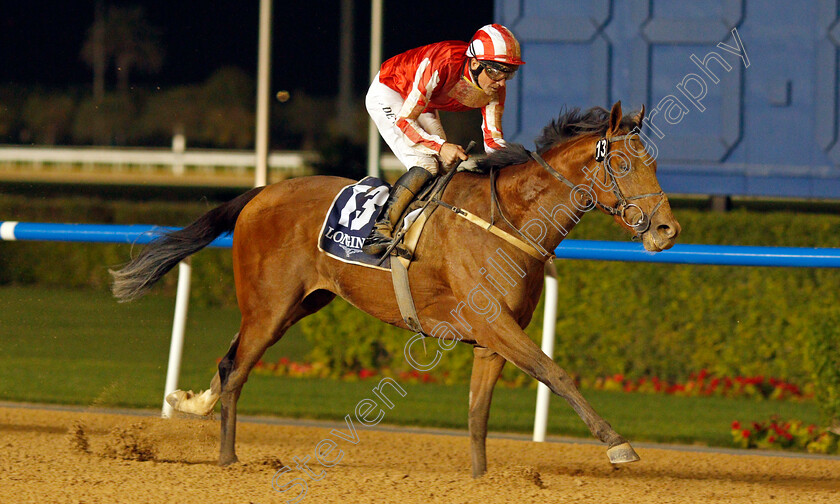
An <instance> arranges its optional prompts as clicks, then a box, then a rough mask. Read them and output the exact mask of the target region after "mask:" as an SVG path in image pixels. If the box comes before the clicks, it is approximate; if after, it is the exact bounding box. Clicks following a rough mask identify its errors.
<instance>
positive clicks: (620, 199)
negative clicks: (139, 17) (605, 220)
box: [531, 133, 665, 239]
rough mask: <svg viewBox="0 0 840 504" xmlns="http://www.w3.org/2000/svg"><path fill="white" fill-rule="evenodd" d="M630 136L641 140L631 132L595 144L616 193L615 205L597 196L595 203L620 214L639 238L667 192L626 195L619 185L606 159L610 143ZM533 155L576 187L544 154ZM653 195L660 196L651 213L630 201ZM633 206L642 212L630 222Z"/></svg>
mask: <svg viewBox="0 0 840 504" xmlns="http://www.w3.org/2000/svg"><path fill="white" fill-rule="evenodd" d="M628 138H635V139H636V140H639V141H641V139H640V138H639V135H638V134H635V133H630V134H627V135H621V136H617V137H612V138H606V137H604V138H602V139H600V140H598V142H597V143H596V144H595V161H596V162H598V163H601V168H602V169H603V171H604V173H605V174H606V175H605V176H604V179H605V184H606V185H609V184H612V192H613V194H614V195H615V199H616V203H615V205H614V206H608V205H605V204H603V203H601V202H600V201H598V200H597V198H596V200H595V201H594V203H595V205H596V206H598V208H600V209H602V210H604V211H605V212H607V213H608V214H610V215H618V216H619V217H621V220H622V221H623V222H624V224H626V225H627V227H629V228H631V229H632V230H633V231H634V232H635V233H636V236H635V237H634V238H636V239H638V238H641V236H642V235H643V234H644V233H645V232H646V231H647V230H648V229H650V223H651V220H652V219H653V216H654V215H655V214H656V212H657V211H658V210H659V207H661V206H662V202H664V201H665V193H664V192H662V191H659V192H655V193H647V194H638V195H635V196H625V195H624V193H623V192H622V190H621V188H620V187H619V186H618V180H617V179H616V176H615V174H613V172H612V169H611V168H610V167H609V166H608V164H607V163H606V162H605V161H606V159H607V157H608V156H609V151H610V144H612V143H613V142H618V141H619V140H626V139H628ZM531 157H532V158H534V159H535V160H536V161H537V162H538V163H539V164H540V166H542V167H543V168H544V169H545V170H546V171H547V172H548V173H550V174H551V175H553V176H554V178H556V179H557V180H559V181H560V182H563V183H564V184H566V185H567V186H569V187H570V188H572V189H574V188H575V187H576V185H575V184H574V183H573V182H572V181H571V180H569V179H567V178H566V177H564V176H563V174H561V173H560V172H558V171H557V170H555V169H554V168H552V167H551V165H549V164H548V163H547V162H546V161H545V159H543V158H542V156H540V155H539V154H537V153H536V152H531ZM593 184H594V181H591V182H590V184H589V188H590V189H592V185H593ZM593 191H594V189H593ZM652 196H659V202H658V203H657V204H656V206H655V207H653V211H651V212H650V214H646V213H645V212H644V211H643V210H642V209H641V207H639V205H637V204H635V203H630V202H631V201H636V200H640V199H643V198H649V197H652ZM631 208H635V209H636V210H638V211H639V213H640V214H641V215H640V216H639V218H638V220H637V221H636V222H629V221H628V220H627V211H628V210H629V209H631Z"/></svg>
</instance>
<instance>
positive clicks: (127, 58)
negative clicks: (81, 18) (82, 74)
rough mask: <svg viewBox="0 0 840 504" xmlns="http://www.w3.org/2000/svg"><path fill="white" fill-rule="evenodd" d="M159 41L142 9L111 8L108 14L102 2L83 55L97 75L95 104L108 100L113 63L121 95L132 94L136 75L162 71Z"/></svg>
mask: <svg viewBox="0 0 840 504" xmlns="http://www.w3.org/2000/svg"><path fill="white" fill-rule="evenodd" d="M159 40H160V34H159V31H158V30H157V29H156V28H154V27H153V26H151V25H150V24H149V22H148V20H147V19H146V14H145V11H144V10H143V8H142V7H115V6H111V7H110V8H109V9H108V12H107V14H106V13H104V7H103V4H102V1H101V0H100V1H98V2H97V8H96V19H95V20H94V23H93V25H92V26H91V27H90V28H89V29H88V36H87V39H86V40H85V43H84V46H83V47H82V54H81V55H82V59H83V60H84V61H85V62H86V63H87V64H88V65H90V66H91V68H93V71H94V86H93V88H94V100H95V101H100V100H101V99H102V97H103V96H104V93H105V71H106V70H107V68H108V63H109V62H111V61H112V60H113V62H114V65H115V67H116V72H117V89H118V90H119V91H121V92H128V89H129V78H130V76H131V72H132V71H134V70H139V71H148V72H152V73H154V72H156V71H158V70H160V67H161V65H162V64H163V50H162V48H161V46H160V42H159Z"/></svg>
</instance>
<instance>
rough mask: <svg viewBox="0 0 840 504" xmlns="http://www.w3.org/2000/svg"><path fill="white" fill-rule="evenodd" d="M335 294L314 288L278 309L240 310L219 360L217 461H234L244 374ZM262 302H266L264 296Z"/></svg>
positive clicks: (222, 462) (229, 462)
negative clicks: (238, 324)
mask: <svg viewBox="0 0 840 504" xmlns="http://www.w3.org/2000/svg"><path fill="white" fill-rule="evenodd" d="M334 298H335V295H334V294H332V293H330V292H326V291H316V292H314V293H312V294H310V295H309V296H307V297H306V298H304V299H302V300H300V299H298V300H295V302H291V301H290V300H288V299H287V303H285V304H286V305H287V306H286V308H285V309H280V310H267V309H264V308H263V309H256V310H254V311H253V312H251V311H245V310H243V314H242V325H241V327H240V329H239V337H238V338H237V339H236V340H234V342H233V344H231V347H230V350H228V353H227V355H225V357H224V358H223V359H222V361H221V362H219V373H218V375H217V376H218V377H219V386H220V400H221V413H222V414H221V416H222V418H221V445H220V447H219V465H228V464H232V463H234V462H236V461H237V460H238V459H237V457H236V450H235V446H236V403H237V401H238V400H239V394H240V393H241V392H242V386H243V385H244V384H245V382H246V381H247V380H248V374H249V373H250V372H251V369H252V368H253V367H254V365H255V364H256V363H257V361H259V359H260V357H262V355H263V354H264V353H265V351H266V349H267V348H268V347H270V346H271V345H273V344H274V343H276V342H277V341H278V340H279V339H280V338H281V337H282V336H283V334H284V333H285V332H286V330H287V329H288V328H289V327H291V326H292V325H294V323H295V322H297V321H298V320H300V319H302V318H303V317H305V316H307V315H310V314H312V313H315V312H316V311H318V310H320V309H321V308H323V307H324V306H326V305H327V304H328V303H329V302H330V301H332V300H333V299H334ZM265 302H268V301H267V300H266V301H265Z"/></svg>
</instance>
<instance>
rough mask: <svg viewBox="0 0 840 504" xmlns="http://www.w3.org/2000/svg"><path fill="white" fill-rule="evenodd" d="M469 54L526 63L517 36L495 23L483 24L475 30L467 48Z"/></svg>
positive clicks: (476, 56)
mask: <svg viewBox="0 0 840 504" xmlns="http://www.w3.org/2000/svg"><path fill="white" fill-rule="evenodd" d="M467 56H470V57H472V58H476V59H479V60H481V61H497V62H499V63H505V64H508V65H524V64H525V62H524V61H522V51H521V50H520V48H519V42H518V41H517V40H516V37H514V36H513V33H511V31H510V30H508V29H507V28H505V27H504V26H502V25H500V24H495V23H494V24H489V25H486V26H482V27H481V28H480V29H479V30H478V31H477V32H475V35H473V38H472V40H470V45H469V47H468V48H467Z"/></svg>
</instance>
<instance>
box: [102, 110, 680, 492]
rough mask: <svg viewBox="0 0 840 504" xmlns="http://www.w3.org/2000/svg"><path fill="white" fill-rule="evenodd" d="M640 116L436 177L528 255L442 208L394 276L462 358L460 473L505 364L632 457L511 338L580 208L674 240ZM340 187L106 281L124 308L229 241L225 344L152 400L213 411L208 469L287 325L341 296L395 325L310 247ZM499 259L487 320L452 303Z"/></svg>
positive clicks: (206, 234)
mask: <svg viewBox="0 0 840 504" xmlns="http://www.w3.org/2000/svg"><path fill="white" fill-rule="evenodd" d="M643 117H644V107H643V108H642V110H641V111H640V112H639V113H637V114H635V115H630V116H626V117H624V116H622V112H621V103H620V102H618V103H616V104H615V105H614V106H613V107H612V110H611V111H609V112H608V111H607V110H605V109H601V108H593V109H591V110H589V111H587V112H585V113H582V112H580V111H579V110H577V109H574V110H570V111H566V112H565V113H562V114H561V115H560V117H559V118H558V119H557V120H555V121H552V123H551V124H550V125H549V126H547V127H546V128H545V130H544V132H543V134H542V136H541V137H540V138H538V139H537V140H536V146H537V151H536V154H537V155H532V153H529V152H528V151H526V150H525V149H524V148H523V147H522V146H519V145H510V146H509V147H508V148H507V149H505V150H503V151H499V152H497V153H494V154H492V155H490V156H489V157H488V158H487V159H486V160H485V162H483V163H482V164H481V166H482V167H484V169H485V170H490V172H491V175H490V176H488V175H487V174H480V173H469V172H462V173H458V174H457V175H455V176H454V177H453V178H452V179H451V182H450V183H449V185H448V186H447V188H446V190H445V192H444V193H443V195H442V197H441V200H442V201H445V202H446V203H448V204H449V205H451V206H452V207H455V208H461V209H465V210H467V211H469V212H471V213H472V214H475V215H477V216H480V217H482V218H483V219H485V220H491V221H492V220H496V221H497V224H496V225H497V227H498V228H501V229H503V230H504V231H506V232H507V233H508V234H510V235H516V236H519V237H522V238H525V239H527V241H528V242H530V244H531V245H532V246H533V248H536V249H537V250H538V251H541V254H540V255H538V256H537V257H534V255H533V254H526V253H525V252H523V250H522V249H521V248H518V247H516V246H514V245H512V244H511V243H510V241H506V240H503V239H501V238H500V237H499V236H497V235H494V234H491V233H488V232H487V231H486V230H485V229H482V228H481V227H479V226H476V225H474V224H473V223H471V222H469V221H467V220H466V219H461V218H459V216H458V215H457V213H456V212H450V211H447V210H446V209H444V208H438V209H437V211H436V212H435V213H434V214H433V215H432V216H431V218H430V219H429V222H428V223H427V225H426V228H425V230H424V231H423V234H422V236H421V238H420V241H419V242H418V243H417V246H416V249H415V253H414V262H413V263H412V265H411V269H410V270H409V273H410V280H411V291H412V294H413V297H414V301H415V305H416V308H417V314H418V315H419V318H420V322H421V323H422V324H423V327H425V328H429V327H438V326H441V324H450V325H448V326H446V327H450V328H453V330H449V331H438V333H437V334H435V336H436V337H440V338H442V339H447V338H449V339H460V340H461V341H462V342H464V343H468V344H471V345H473V346H474V362H473V370H472V377H471V381H470V399H469V430H470V437H471V452H472V468H473V476H475V477H478V476H480V475H481V474H483V473H484V472H485V470H486V456H485V439H486V434H487V418H488V415H489V410H490V400H491V397H492V394H493V388H494V386H495V384H496V381H497V379H498V377H499V375H500V373H501V371H502V367H503V366H504V364H505V363H506V362H508V361H510V362H512V363H513V364H514V365H516V366H517V367H518V368H520V369H522V370H523V371H524V372H526V373H528V374H529V375H531V376H532V377H534V378H536V379H537V380H539V381H541V382H542V383H544V384H546V385H547V386H548V387H549V388H550V389H551V390H552V392H554V393H555V394H557V395H559V396H561V397H563V398H564V399H565V400H566V401H568V403H569V404H570V405H571V406H572V408H574V410H575V411H576V412H577V413H578V415H579V416H580V417H581V419H582V420H583V421H584V422H585V423H586V425H587V426H588V427H589V430H590V431H591V432H592V434H593V435H594V436H595V437H596V438H598V439H599V440H601V441H602V442H603V443H605V444H606V445H607V446H608V450H607V454H608V456H609V459H610V461H611V462H614V463H616V462H632V461H634V460H638V456H637V455H636V453H635V451H634V450H633V449H632V447H631V446H630V444H629V443H628V442H627V441H626V440H625V439H624V438H623V437H622V436H620V435H619V434H618V433H617V432H616V431H615V430H613V428H612V427H611V426H610V425H609V424H608V423H607V422H606V421H605V420H604V419H603V418H601V417H600V416H599V415H598V414H597V413H596V412H595V411H594V410H593V408H592V407H591V406H590V405H589V403H588V402H587V401H586V399H584V397H583V396H582V395H581V394H580V392H579V391H578V390H577V388H576V387H575V384H574V382H573V380H572V379H571V378H570V376H569V375H568V374H567V373H566V372H565V371H564V370H563V369H561V368H560V367H559V366H558V365H557V364H556V363H555V362H554V361H553V360H552V359H550V358H549V357H548V356H546V355H545V354H544V353H543V352H542V351H541V350H540V348H539V347H538V346H537V345H536V344H535V343H534V342H533V341H531V339H530V338H529V337H528V336H527V335H526V333H525V331H524V330H523V329H524V328H525V327H526V326H527V325H528V323H529V322H530V320H531V317H532V316H533V313H534V309H535V308H536V306H537V302H538V300H539V298H540V294H541V292H542V287H543V278H544V277H543V272H544V266H545V263H546V262H548V261H550V260H553V255H552V251H553V250H554V249H555V247H557V245H558V244H559V243H560V241H561V240H562V239H563V238H564V237H565V236H566V234H567V233H568V232H569V231H570V230H571V229H572V228H573V227H574V225H575V223H577V222H578V221H579V219H580V218H581V217H582V215H583V214H584V213H585V212H586V211H587V210H589V209H592V208H595V207H597V208H599V209H601V210H602V211H604V212H605V213H607V214H610V215H612V216H613V217H614V219H615V220H616V222H617V223H618V224H619V225H620V226H622V227H624V228H626V229H627V230H628V231H630V232H632V233H635V235H636V236H637V237H638V238H639V239H640V240H641V241H642V243H643V244H644V247H645V249H647V250H649V251H654V252H656V251H661V250H664V249H667V248H670V247H671V246H672V245H673V244H674V242H675V240H676V238H677V235H678V234H679V232H680V226H679V224H678V223H677V221H676V220H675V219H674V216H673V215H672V213H671V208H670V205H669V203H668V200H667V197H666V196H665V194H664V193H663V192H662V190H661V188H660V186H659V183H658V181H657V179H656V162H655V160H654V159H653V158H652V157H651V156H650V155H649V154H648V153H647V151H646V150H645V148H644V145H643V144H642V142H641V140H640V137H639V135H638V131H639V128H641V125H642V119H643ZM605 156H606V158H605V159H604V157H605ZM350 183H352V181H351V180H347V179H344V178H338V177H324V176H314V177H302V178H295V179H290V180H285V181H282V182H279V183H276V184H273V185H270V186H267V187H260V188H255V189H252V190H251V191H249V192H247V193H245V194H242V195H241V196H239V197H237V198H235V199H233V200H231V201H229V202H228V203H225V204H223V205H221V206H219V207H217V208H215V209H213V210H211V211H209V212H208V213H206V214H205V215H204V216H202V217H200V218H199V219H198V220H196V221H195V222H193V223H192V224H190V225H189V226H187V227H185V228H183V229H182V230H178V231H175V232H170V233H167V234H165V235H163V236H161V237H160V238H158V239H157V240H156V241H154V242H153V243H151V244H150V245H148V246H147V247H145V248H144V249H143V251H142V252H141V253H140V254H139V255H138V256H137V257H136V258H135V259H133V260H132V261H131V262H130V263H128V264H127V265H126V266H125V267H124V268H122V269H121V270H119V271H114V272H112V274H113V276H114V286H113V292H114V295H115V296H116V297H117V298H118V299H120V300H123V301H127V300H131V299H133V298H136V297H138V296H140V295H142V294H143V293H145V292H146V291H147V290H148V289H149V287H150V286H151V285H152V284H153V283H155V282H156V281H157V280H158V279H160V278H161V276H163V274H165V273H166V272H167V271H169V270H170V269H171V268H172V267H174V266H175V265H176V264H177V263H178V262H179V261H181V260H182V259H184V258H186V257H187V256H189V255H191V254H193V253H195V252H197V251H198V250H199V249H201V248H203V247H205V246H206V245H207V244H209V243H210V242H211V241H212V240H213V239H215V238H216V237H218V236H219V235H220V234H222V233H225V232H233V268H234V278H235V283H236V295H237V301H238V304H239V309H240V311H241V314H242V320H241V325H240V328H239V332H238V333H237V335H236V336H235V337H234V339H233V341H232V343H231V346H230V348H229V350H228V352H227V354H226V355H225V356H224V357H223V358H222V360H221V361H220V363H219V367H218V372H217V373H216V375H215V377H214V378H213V380H212V382H211V385H210V388H209V389H208V390H206V391H204V392H202V393H193V392H191V391H190V392H183V391H177V392H175V393H173V394H171V395H170V397H169V398H168V400H169V401H170V404H172V405H173V406H174V407H175V409H177V410H180V411H185V412H190V413H196V414H209V413H210V412H211V411H212V409H213V407H214V406H215V404H216V402H217V401H218V400H221V446H220V458H219V463H220V464H221V465H227V464H230V463H233V462H236V461H237V457H236V454H235V449H234V446H235V435H236V434H235V429H236V403H237V400H238V398H239V394H240V392H241V390H242V386H243V385H244V383H245V381H246V380H247V378H248V374H249V372H250V371H251V369H252V367H253V366H254V365H255V364H256V363H257V361H258V360H259V359H260V358H261V356H262V355H263V353H264V352H265V350H266V349H267V348H268V347H269V346H271V345H273V344H274V343H276V342H277V341H279V340H280V338H281V337H282V336H283V334H284V333H285V332H286V330H287V329H289V327H290V326H292V325H293V324H294V323H295V322H297V321H298V320H300V319H302V318H303V317H306V316H307V315H310V314H312V313H315V312H316V311H318V310H320V309H321V308H323V307H324V306H326V305H327V304H328V303H329V302H330V301H332V300H333V299H334V298H335V296H341V297H342V298H344V299H346V300H347V301H349V302H350V303H351V304H353V305H355V306H356V307H358V308H359V309H361V310H364V311H366V312H367V313H369V314H371V315H373V316H374V317H376V318H378V319H379V320H382V321H383V322H386V323H388V324H392V325H395V326H398V327H402V328H406V324H405V323H404V322H403V319H402V317H401V315H400V310H399V308H398V305H397V301H396V298H395V296H394V289H393V286H392V282H391V276H390V274H389V273H388V272H387V271H383V270H377V269H370V268H366V267H362V266H358V265H352V264H347V263H344V262H342V261H338V260H336V259H333V258H331V257H328V256H327V255H325V254H324V253H323V252H321V251H319V249H318V246H317V243H318V234H319V229H320V227H321V222H322V220H323V218H324V215H325V213H326V211H327V208H328V207H329V206H330V204H331V202H332V201H333V199H334V198H335V196H336V194H337V193H338V192H339V190H340V189H341V188H342V187H344V186H346V185H348V184H350ZM494 216H495V217H494ZM500 218H502V220H501V221H500V220H499V219H500ZM514 241H515V240H514ZM499 251H502V252H503V253H504V256H505V257H506V258H508V259H510V260H512V261H513V262H515V263H516V266H515V267H513V268H514V270H515V272H516V274H511V275H509V276H510V278H508V280H507V283H504V284H502V282H501V281H500V280H499V279H498V278H497V279H496V280H497V281H496V282H493V285H494V286H495V287H496V290H495V291H494V292H493V296H494V297H495V298H496V302H497V304H498V310H497V311H496V312H494V314H493V317H492V320H491V317H490V316H488V314H487V312H486V311H483V312H482V310H476V309H474V307H473V306H472V305H471V304H470V305H469V306H467V305H468V304H469V303H465V302H464V301H471V300H472V301H475V300H476V290H475V288H476V286H477V285H484V286H485V287H484V291H483V292H485V293H491V290H490V289H491V288H490V287H487V283H488V281H489V280H492V278H490V276H488V275H487V274H486V272H487V270H486V269H485V261H486V260H487V259H488V258H490V257H491V256H493V255H494V254H497V253H499ZM479 272H484V276H482V275H481V274H480V273H479ZM498 276H499V275H497V277H498ZM485 301H488V302H489V301H490V300H489V299H488V300H485ZM583 302H585V300H584V301H583ZM453 316H457V324H458V325H457V327H459V328H460V329H458V330H454V327H456V326H455V324H453V323H452V321H453V320H454V319H453ZM432 332H433V333H434V331H432ZM452 344H454V343H452ZM581 351H585V349H582V350H581Z"/></svg>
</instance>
